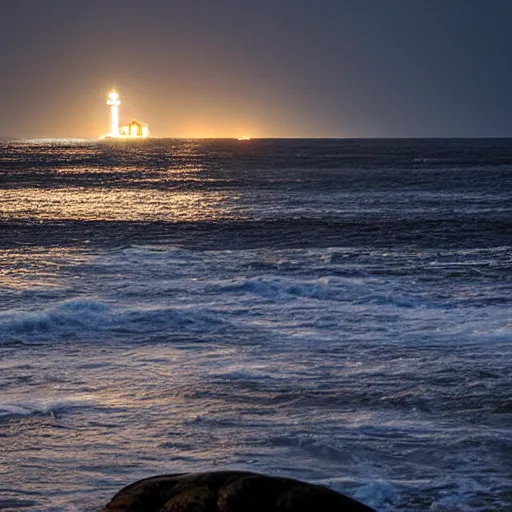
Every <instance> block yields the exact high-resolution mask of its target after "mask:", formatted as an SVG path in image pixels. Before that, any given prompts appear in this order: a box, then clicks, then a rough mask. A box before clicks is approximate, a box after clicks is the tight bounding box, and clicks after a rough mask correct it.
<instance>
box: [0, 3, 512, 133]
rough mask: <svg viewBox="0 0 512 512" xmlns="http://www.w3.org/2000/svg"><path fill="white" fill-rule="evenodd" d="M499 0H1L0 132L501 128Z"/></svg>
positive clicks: (504, 38)
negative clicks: (116, 117)
mask: <svg viewBox="0 0 512 512" xmlns="http://www.w3.org/2000/svg"><path fill="white" fill-rule="evenodd" d="M511 25H512V1H511V0H478V1H477V0H424V1H422V0H417V1H415V0H259V1H253V2H250V1H246V0H188V1H187V0H138V1H135V0H84V1H82V0H0V42H1V45H2V52H1V55H0V72H1V80H0V136H27V137H95V136H99V135H101V134H103V133H106V132H107V131H108V110H107V107H106V105H105V101H106V95H107V93H108V91H109V89H110V88H111V87H113V86H115V87H117V89H118V91H119V92H120V94H121V100H122V102H123V104H122V106H121V120H122V121H130V120H131V119H132V118H135V119H138V120H140V121H143V122H146V123H148V124H149V125H150V128H151V130H152V134H153V135H155V136H161V137H232V136H240V135H248V136H254V137H436V136H437V137H479V136H483V137H493V136H512V28H511Z"/></svg>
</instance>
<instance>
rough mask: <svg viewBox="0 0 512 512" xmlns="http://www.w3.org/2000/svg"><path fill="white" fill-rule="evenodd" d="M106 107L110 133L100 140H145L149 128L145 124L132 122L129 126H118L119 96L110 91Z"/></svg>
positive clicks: (113, 90) (114, 91)
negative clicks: (108, 115) (108, 112)
mask: <svg viewBox="0 0 512 512" xmlns="http://www.w3.org/2000/svg"><path fill="white" fill-rule="evenodd" d="M107 105H108V106H109V109H110V133H109V134H108V135H104V136H103V137H102V139H113V138H115V139H147V138H148V137H149V128H148V125H147V124H144V123H139V122H138V121H132V122H131V123H130V124H127V125H123V126H119V105H121V101H120V100H119V94H118V93H117V91H116V90H115V89H112V91H111V92H110V94H109V95H108V99H107Z"/></svg>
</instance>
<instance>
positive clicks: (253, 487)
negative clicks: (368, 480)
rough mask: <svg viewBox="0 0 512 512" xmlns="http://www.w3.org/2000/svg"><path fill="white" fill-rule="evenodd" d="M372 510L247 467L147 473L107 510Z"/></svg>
mask: <svg viewBox="0 0 512 512" xmlns="http://www.w3.org/2000/svg"><path fill="white" fill-rule="evenodd" d="M273 511H275V512H278V511H279V512H285V511H286V512H306V511H307V512H309V511H315V512H316V511H318V512H372V509H371V508H369V507H367V506H365V505H363V504H361V503H358V502H357V501H355V500H353V499H351V498H348V497H346V496H344V495H343V494H339V493H337V492H335V491H332V490H331V489H328V488H327V487H322V486H320V485H313V484H308V483H304V482H299V481H298V480H293V479H291V478H277V477H271V476H266V475H260V474H257V473H248V472H244V471H219V472H211V473H184V474H177V475H163V476H155V477H152V478H146V479H144V480H140V481H138V482H135V483H134V484H131V485H128V486H127V487H125V488H124V489H122V490H121V491H120V492H119V493H117V494H116V495H115V496H114V498H112V501H110V503H109V504H108V505H106V507H105V508H104V509H103V512H273Z"/></svg>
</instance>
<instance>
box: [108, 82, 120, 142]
mask: <svg viewBox="0 0 512 512" xmlns="http://www.w3.org/2000/svg"><path fill="white" fill-rule="evenodd" d="M107 105H108V106H109V107H110V136H111V137H119V105H121V102H120V101H119V94H117V92H116V91H115V90H112V92H111V93H110V94H109V95H108V100H107Z"/></svg>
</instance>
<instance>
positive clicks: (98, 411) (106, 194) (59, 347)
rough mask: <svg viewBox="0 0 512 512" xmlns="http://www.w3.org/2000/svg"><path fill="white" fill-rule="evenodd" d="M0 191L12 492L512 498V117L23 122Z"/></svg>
mask: <svg viewBox="0 0 512 512" xmlns="http://www.w3.org/2000/svg"><path fill="white" fill-rule="evenodd" d="M0 194H1V195H0V390H1V392H2V395H1V397H0V453H1V454H2V455H1V456H0V508H2V506H3V507H4V508H5V507H6V506H7V504H10V505H9V506H10V509H12V508H14V509H15V510H17V509H20V510H33V511H36V510H37V511H40V510H41V511H42V510H44V511H56V510H59V511H61V510H66V511H75V510H76V511H83V510H89V511H93V510H98V509H99V508H100V507H101V504H102V503H104V502H105V501H106V500H107V499H108V497H109V496H110V495H111V494H112V493H113V492H114V491H115V490H116V489H117V488H119V487H120V486H121V485H123V484H125V483H128V482H130V481H131V480H133V479H135V478H139V477H142V476H147V475H151V474H154V473H159V472H177V471H187V470H198V469H212V468H220V467H222V468H224V467H231V468H246V469H247V468H249V469H251V470H256V471H265V472H271V473H274V474H283V475H287V476H292V477H296V478H301V479H305V480H309V481H314V482H321V483H324V484H327V485H330V486H332V487H333V488H336V489H339V490H341V491H343V492H346V493H347V494H350V495H353V496H355V497H356V498H358V499H360V500H362V501H365V502H366V503H368V504H370V505H372V506H375V507H377V508H378V509H379V510H435V511H444V510H448V511H451V510H453V511H469V510H471V511H473V510H478V511H483V510H510V509H511V508H512V484H511V480H510V474H512V465H511V463H510V460H511V457H510V456H511V455H512V441H511V439H512V437H511V433H512V431H511V428H510V424H511V419H512V396H511V392H510V389H511V385H512V377H511V375H512V374H511V369H512V365H511V363H510V360H511V359H510V358H511V355H512V350H511V343H512V314H511V311H512V310H511V307H510V306H511V302H512V299H511V296H512V293H511V292H512V255H511V248H512V243H511V241H512V229H511V228H512V202H511V200H512V140H508V139H500V140H491V139H488V140H253V141H234V140H212V141H177V140H148V141H144V142H140V143H139V142H136V143H134V142H129V143H127V142H119V143H115V144H113V143H104V142H102V143H99V142H91V141H4V142H3V143H0ZM84 503H87V505H84Z"/></svg>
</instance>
